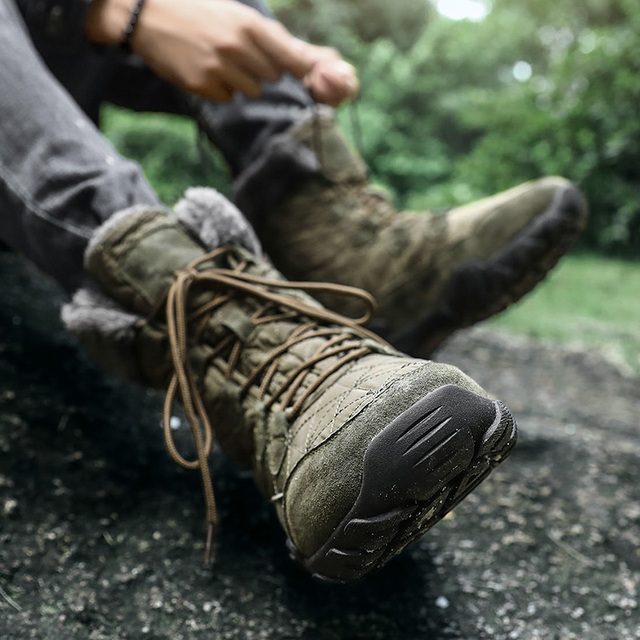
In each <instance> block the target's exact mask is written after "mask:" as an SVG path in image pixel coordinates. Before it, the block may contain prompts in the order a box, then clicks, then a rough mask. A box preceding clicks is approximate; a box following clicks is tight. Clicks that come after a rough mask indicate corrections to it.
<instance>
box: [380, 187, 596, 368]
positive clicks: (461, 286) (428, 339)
mask: <svg viewBox="0 0 640 640" xmlns="http://www.w3.org/2000/svg"><path fill="white" fill-rule="evenodd" d="M586 211H587V206H586V202H585V200H584V198H583V196H582V194H581V193H580V191H579V190H578V189H576V188H575V187H572V186H568V187H561V188H559V189H558V192H557V193H556V195H555V197H554V199H553V201H552V203H551V205H550V206H549V208H548V209H547V210H546V211H544V212H543V213H542V214H540V215H539V216H537V217H536V218H535V219H534V220H533V221H532V222H531V223H530V224H529V225H528V226H527V227H526V228H525V229H524V230H523V231H522V232H520V234H518V235H517V236H516V237H515V238H514V239H513V240H512V241H511V242H510V243H509V244H508V245H507V246H506V247H504V248H503V249H502V250H501V251H499V252H497V253H495V254H494V255H493V256H491V257H490V258H488V259H486V260H474V261H472V262H468V263H466V264H464V265H463V266H461V267H459V268H458V269H456V270H455V271H454V273H453V276H452V278H451V282H450V284H449V287H448V291H447V293H446V294H445V295H444V297H443V300H442V303H441V304H440V306H438V307H437V308H436V309H435V310H432V311H430V312H429V313H428V314H427V315H425V316H424V317H423V318H421V319H420V320H417V321H416V322H414V323H412V324H411V325H410V326H409V327H405V328H403V329H402V330H400V331H398V332H396V333H394V334H391V335H387V336H385V337H386V338H387V339H388V340H389V342H391V344H393V345H394V346H395V347H396V348H398V349H399V350H400V351H404V352H406V353H410V354H412V355H418V356H421V357H428V356H430V355H431V354H432V353H433V352H434V351H435V350H436V349H437V348H438V347H439V346H440V345H441V344H442V343H443V342H444V341H445V340H446V339H447V338H448V337H449V336H450V335H451V334H452V333H453V332H455V331H457V330H459V329H463V328H465V327H468V326H471V325H472V324H475V323H476V322H480V321H481V320H485V319H486V318H489V317H490V316H492V315H494V314H496V313H498V312H500V311H502V310H504V309H506V308H507V307H508V306H509V305H511V304H513V303H514V302H517V301H518V300H519V299H520V298H522V296H524V295H525V294H526V293H528V292H529V291H531V289H533V288H534V287H535V286H536V285H537V284H538V283H539V282H540V281H541V280H542V279H543V278H544V277H545V276H546V275H547V273H548V272H549V270H550V269H551V268H552V267H553V266H554V265H555V264H556V263H557V262H558V260H559V259H560V258H561V257H562V256H563V255H564V254H565V253H566V252H567V250H568V249H569V247H570V246H571V245H572V244H573V241H574V240H575V238H576V237H577V236H578V235H579V233H580V232H581V231H582V229H583V228H584V226H585V222H586Z"/></svg>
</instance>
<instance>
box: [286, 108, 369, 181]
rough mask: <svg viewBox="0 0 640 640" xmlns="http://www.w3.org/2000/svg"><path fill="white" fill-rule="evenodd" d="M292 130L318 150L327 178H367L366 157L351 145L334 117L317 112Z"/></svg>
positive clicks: (317, 156)
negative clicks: (320, 114) (317, 114)
mask: <svg viewBox="0 0 640 640" xmlns="http://www.w3.org/2000/svg"><path fill="white" fill-rule="evenodd" d="M291 133H292V136H293V137H294V138H295V139H297V140H298V141H299V142H301V143H302V144H304V145H305V146H306V147H307V148H309V149H311V151H313V152H314V153H315V155H316V158H317V159H318V162H319V163H320V170H321V171H322V174H323V175H324V176H325V178H328V179H329V180H331V181H333V182H343V181H352V180H355V181H361V180H366V178H367V167H366V165H365V164H364V161H363V160H362V158H361V157H360V156H359V155H358V154H357V153H356V151H355V150H354V149H352V148H351V146H350V145H349V143H348V142H347V141H346V139H345V137H344V135H343V134H342V132H341V131H340V129H338V127H337V125H336V123H335V121H334V120H333V118H331V117H326V116H314V117H313V118H310V119H308V120H305V121H304V122H302V123H301V124H299V125H297V126H296V127H295V128H294V129H293V130H292V132H291Z"/></svg>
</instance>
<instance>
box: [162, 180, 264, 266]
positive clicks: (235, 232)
mask: <svg viewBox="0 0 640 640" xmlns="http://www.w3.org/2000/svg"><path fill="white" fill-rule="evenodd" d="M174 211H175V213H176V216H177V218H178V220H179V221H180V222H181V223H182V224H183V225H184V226H185V227H186V228H187V229H189V231H191V233H192V234H193V235H194V236H195V237H196V238H198V239H199V240H200V242H202V244H203V245H204V246H205V247H206V248H207V249H208V250H209V251H213V250H214V249H217V248H218V247H221V246H222V245H225V244H235V245H241V246H242V247H244V248H245V249H247V250H248V251H250V252H251V253H253V254H254V255H256V256H258V257H260V256H261V255H262V249H261V247H260V241H259V240H258V238H257V236H256V234H255V233H254V231H253V229H252V228H251V225H250V224H249V222H248V221H247V219H246V218H245V217H244V216H243V215H242V213H240V211H239V210H238V209H237V208H236V206H235V205H234V204H232V203H231V202H229V200H227V199H226V198H225V197H224V196H223V195H222V194H221V193H220V192H218V191H216V190H215V189H209V188H207V187H197V188H192V189H187V192H186V194H185V197H184V198H183V199H182V200H180V202H178V204H176V206H175V207H174Z"/></svg>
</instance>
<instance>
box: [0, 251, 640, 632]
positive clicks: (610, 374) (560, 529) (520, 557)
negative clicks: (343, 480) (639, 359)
mask: <svg viewBox="0 0 640 640" xmlns="http://www.w3.org/2000/svg"><path fill="white" fill-rule="evenodd" d="M0 292H1V294H0V300H1V305H0V637H1V638H3V639H7V640H23V639H27V638H34V639H38V640H45V639H46V640H58V639H60V638H65V640H66V639H73V638H78V639H85V638H86V639H92V640H103V639H104V640H107V639H108V640H116V639H117V640H123V639H139V638H149V639H153V640H181V639H182V640H196V639H198V640H199V639H203V640H204V639H207V640H212V639H224V638H229V639H232V638H234V639H235V638H237V639H239V640H240V639H241V640H251V639H259V638H265V639H273V640H287V639H294V638H295V639H304V640H347V639H348V640H355V639H358V640H374V639H381V640H383V639H384V640H387V639H388V640H418V639H425V640H444V639H447V640H476V639H477V640H484V639H494V638H495V639H503V638H504V639H522V640H533V639H537V638H540V639H544V640H569V639H576V640H632V639H637V638H640V607H639V603H638V597H639V596H638V585H639V583H640V434H639V429H640V424H639V423H640V386H639V382H640V381H639V380H638V379H633V378H629V377H626V376H625V375H623V374H622V373H621V372H619V371H618V370H617V369H616V368H614V367H613V366H611V365H609V364H608V363H607V362H606V361H604V360H603V359H602V358H600V357H599V356H598V355H597V354H589V353H579V352H573V351H565V350H562V349H560V348H558V347H550V346H545V345H541V344H538V343H535V342H531V341H527V340H523V339H515V338H510V337H507V336H505V335H502V334H497V333H494V332H491V331H488V330H486V329H476V330H473V331H470V332H466V333H464V334H461V335H459V336H458V337H457V338H456V339H455V340H453V341H452V342H451V343H450V344H449V345H448V346H447V347H446V349H444V350H443V351H442V352H440V353H439V354H438V358H439V359H441V360H444V361H448V362H452V363H453V364H456V365H458V366H460V367H461V368H463V369H464V370H465V371H467V372H468V373H470V374H471V375H472V376H473V377H475V378H476V379H477V380H478V381H479V382H480V383H481V384H483V385H484V386H485V387H486V388H487V389H489V390H490V391H492V392H493V393H495V394H496V395H497V396H499V397H500V398H502V399H503V400H504V401H505V402H506V403H507V405H508V406H509V407H510V408H511V409H512V411H513V412H514V413H515V415H516V416H517V418H518V421H519V425H520V439H519V443H518V445H517V446H516V449H515V451H514V453H513V454H512V456H511V457H510V459H509V460H507V461H506V462H505V463H504V464H503V465H502V466H501V467H500V468H499V469H498V470H497V471H496V472H494V474H493V475H492V477H491V478H490V479H489V480H488V481H487V482H485V483H484V484H483V485H482V486H481V487H480V488H479V489H478V490H477V491H476V492H475V493H473V494H472V495H471V496H470V497H469V498H468V499H467V500H466V501H465V502H464V503H463V504H461V505H460V506H459V507H458V508H457V509H456V510H455V511H454V512H453V513H452V514H451V515H450V516H449V517H447V518H446V519H445V520H444V521H443V522H442V523H441V524H440V525H438V526H437V527H436V528H435V529H433V530H432V531H431V532H430V533H429V534H428V535H427V536H426V537H424V538H423V539H422V540H421V541H420V542H418V543H415V544H414V545H413V546H412V547H411V548H409V549H408V550H407V551H405V553H404V554H402V555H401V556H400V557H398V558H397V559H395V560H394V561H392V562H391V563H389V565H387V566H386V567H385V568H384V569H382V570H380V571H378V572H377V573H375V574H374V575H372V576H370V577H369V578H368V579H365V580H364V581H362V582H361V583H359V584H356V585H353V586H350V587H345V586H328V585H325V584H322V583H318V582H315V581H314V580H312V579H310V578H309V577H308V576H307V575H306V574H304V573H302V572H301V571H299V570H298V569H297V568H296V566H295V565H293V564H292V563H291V562H290V561H289V559H288V557H287V554H286V552H285V549H284V538H283V534H282V532H281V530H280V528H279V526H278V524H277V522H276V519H275V517H274V516H273V514H272V513H271V512H270V510H269V509H268V508H267V507H266V506H265V505H264V504H263V502H262V500H261V498H260V497H259V495H258V494H257V492H256V490H255V489H254V488H253V485H252V482H251V479H250V477H249V476H248V475H247V474H246V473H243V472H241V471H239V470H238V469H236V468H235V467H233V466H232V465H231V464H230V463H228V462H226V461H225V460H224V459H223V458H222V456H219V455H216V456H215V459H214V467H215V485H216V494H217V497H218V500H219V503H220V512H221V519H222V530H221V533H220V536H219V540H218V548H217V561H216V563H215V565H214V567H213V570H212V571H205V570H203V569H201V568H200V564H199V562H200V558H201V554H202V548H203V531H202V518H203V507H202V499H201V493H200V485H199V479H198V476H197V474H190V473H188V472H184V471H182V470H181V469H179V468H177V467H175V466H174V465H173V463H171V462H170V460H169V459H168V456H167V455H166V453H165V451H164V448H163V447H164V445H163V441H162V434H161V431H160V412H161V408H160V398H159V396H158V395H156V394H153V393H149V392H147V391H144V390H142V389H140V388H138V387H135V386H133V385H130V384H128V383H126V382H124V381H121V380H118V379H115V378H113V377H110V376H108V375H106V374H104V373H102V372H101V371H100V370H99V369H98V368H97V367H96V366H94V365H93V364H92V363H91V362H90V361H89V360H88V359H87V358H85V356H84V355H83V354H82V352H81V351H80V350H79V349H78V347H77V346H76V344H75V343H74V341H73V339H72V338H71V337H70V336H69V335H68V334H67V333H66V332H65V331H64V329H63V328H62V326H61V323H60V321H59V320H58V306H59V304H60V301H61V299H62V298H61V296H60V294H59V292H58V291H57V290H56V289H55V287H53V286H52V285H51V284H50V283H48V282H47V281H45V280H43V279H42V277H41V276H39V275H37V274H36V273H35V272H34V271H33V270H32V269H30V268H28V267H27V266H26V265H25V264H24V263H22V261H20V260H19V259H18V258H16V257H15V256H13V255H11V254H9V253H6V252H0ZM179 431H180V430H178V432H179Z"/></svg>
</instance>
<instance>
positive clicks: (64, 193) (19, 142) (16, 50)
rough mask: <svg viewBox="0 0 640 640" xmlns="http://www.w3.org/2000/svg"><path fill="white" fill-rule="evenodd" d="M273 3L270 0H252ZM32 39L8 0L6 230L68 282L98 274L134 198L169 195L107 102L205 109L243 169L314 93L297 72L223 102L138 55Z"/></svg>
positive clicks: (0, 93)
mask: <svg viewBox="0 0 640 640" xmlns="http://www.w3.org/2000/svg"><path fill="white" fill-rule="evenodd" d="M242 1H243V2H244V4H247V5H250V6H253V7H254V8H256V9H258V10H259V11H260V12H261V13H263V14H265V15H269V12H268V10H267V8H266V7H265V6H264V4H262V2H260V1H259V0H242ZM38 45H39V43H34V42H32V40H31V38H30V36H29V34H28V31H27V28H26V26H25V24H24V22H23V20H22V18H21V16H20V14H19V12H18V10H17V9H16V6H15V4H14V2H13V0H2V1H1V2H0V212H1V213H0V239H2V241H4V242H5V243H7V244H8V245H9V246H10V247H12V248H13V249H14V250H16V251H19V252H21V253H23V254H24V255H26V256H27V257H28V258H29V259H31V260H32V261H33V262H34V263H35V264H36V265H37V266H38V267H39V268H40V269H42V270H43V271H44V272H45V273H47V274H49V275H50V276H52V277H53V278H54V279H55V280H57V281H58V282H59V283H60V284H61V285H62V287H63V288H64V289H66V290H67V291H68V292H73V291H74V290H76V289H77V288H78V287H79V286H81V285H82V284H86V283H87V281H88V278H89V276H88V275H87V273H86V272H85V270H84V268H83V255H84V251H85V248H86V245H87V242H88V240H89V238H90V237H91V236H92V234H93V231H94V230H95V229H96V228H97V227H98V226H99V225H100V224H102V223H103V222H104V221H105V220H106V219H107V218H109V217H110V216H111V215H112V214H113V213H115V212H117V211H120V210H122V209H125V208H127V207H130V206H132V205H140V204H142V205H145V204H147V205H159V204H161V203H160V202H159V200H158V197H157V195H156V194H155V193H154V192H153V189H152V188H151V187H150V186H149V184H148V183H147V181H146V179H145V178H144V175H143V174H142V171H141V169H140V167H139V166H138V165H137V164H136V163H134V162H132V161H130V160H127V159H125V158H123V157H122V156H120V155H119V154H118V153H117V152H116V151H115V150H114V149H113V147H112V146H111V145H110V144H109V143H108V142H107V141H106V140H105V138H104V137H103V136H102V135H101V133H100V131H99V130H98V128H97V126H96V124H95V123H96V122H97V119H98V114H99V107H100V104H101V103H102V102H105V101H106V102H113V103H115V104H118V105H121V106H124V107H128V108H131V109H135V110H145V111H166V112H171V113H179V114H184V115H190V116H192V117H196V118H197V119H198V120H199V121H200V122H201V123H202V124H203V126H204V129H205V131H206V133H207V135H208V136H209V138H210V139H211V141H212V142H213V143H214V144H215V145H216V146H217V147H218V148H219V150H220V151H221V152H222V154H223V155H224V157H225V158H226V160H227V162H228V164H229V166H230V168H231V171H232V174H233V175H238V174H239V173H240V172H242V170H243V169H244V168H245V167H246V166H247V165H248V164H249V163H250V162H251V160H252V159H253V158H254V157H255V156H256V155H257V154H258V153H259V151H260V148H261V147H262V145H263V144H264V143H265V142H266V140H268V139H269V137H270V136H272V135H273V134H274V133H279V132H281V131H283V130H285V129H287V128H288V127H289V126H291V124H293V123H294V122H296V121H297V119H298V118H299V117H300V114H301V113H302V112H303V111H306V109H307V108H308V107H309V106H311V105H312V100H311V98H310V97H309V95H308V92H307V91H306V89H305V87H304V85H303V84H302V83H301V82H299V81H298V80H296V79H294V78H292V77H291V76H288V75H285V76H283V77H282V78H281V80H280V81H278V82H276V83H270V84H268V85H266V86H265V88H264V92H263V95H262V96H261V97H260V98H258V99H252V100H250V99H247V98H245V97H243V96H240V95H237V96H235V97H234V99H233V100H232V101H231V102H229V103H224V104H222V103H221V104H214V103H211V102H208V101H205V100H202V99H199V98H196V97H194V96H189V95H187V94H184V93H182V92H180V91H179V90H177V89H176V88H174V87H173V86H170V85H169V84H168V83H166V82H164V81H162V80H161V79H159V78H158V77H157V76H155V75H154V74H153V73H152V72H151V71H150V70H149V69H148V68H147V67H146V66H145V65H144V64H143V63H142V62H141V61H140V60H139V59H138V58H136V57H134V56H125V55H122V54H121V53H120V52H119V51H114V50H111V49H102V50H101V49H98V48H96V49H94V50H91V51H90V52H89V53H88V54H87V55H85V56H82V58H81V59H78V57H77V56H70V55H69V54H63V53H60V52H59V51H47V50H46V47H43V46H40V47H39V50H38V49H37V48H36V47H38Z"/></svg>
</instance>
